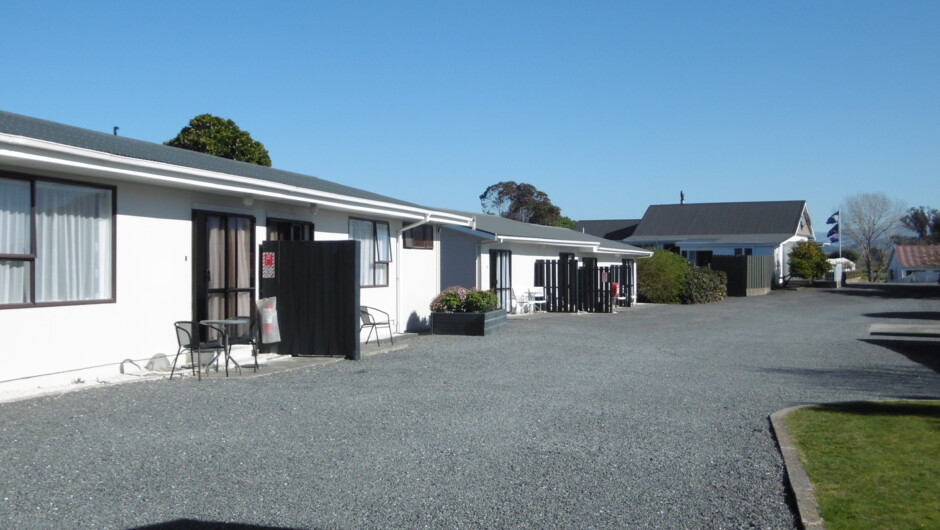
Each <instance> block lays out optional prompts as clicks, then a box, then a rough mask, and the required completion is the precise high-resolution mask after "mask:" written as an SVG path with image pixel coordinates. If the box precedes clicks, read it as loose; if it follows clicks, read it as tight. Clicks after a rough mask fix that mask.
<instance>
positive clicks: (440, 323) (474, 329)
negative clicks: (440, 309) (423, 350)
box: [431, 309, 506, 335]
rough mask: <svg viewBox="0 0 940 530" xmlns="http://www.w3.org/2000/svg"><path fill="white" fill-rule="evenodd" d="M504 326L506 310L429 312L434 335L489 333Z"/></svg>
mask: <svg viewBox="0 0 940 530" xmlns="http://www.w3.org/2000/svg"><path fill="white" fill-rule="evenodd" d="M505 328H506V311H505V310H503V309H497V310H496V311H490V312H489V313H431V333H432V334H434V335H489V334H491V333H495V332H497V331H499V330H502V329H505Z"/></svg>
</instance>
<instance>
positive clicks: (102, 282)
mask: <svg viewBox="0 0 940 530" xmlns="http://www.w3.org/2000/svg"><path fill="white" fill-rule="evenodd" d="M114 204H115V202H114V189H113V188H108V187H95V186H88V185H75V184H67V183H65V182H61V181H47V180H41V179H28V178H22V179H21V178H8V177H6V176H0V306H4V305H49V304H66V303H75V302H107V301H113V300H114V283H113V277H114V252H113V248H114V247H113V233H114V217H113V212H114Z"/></svg>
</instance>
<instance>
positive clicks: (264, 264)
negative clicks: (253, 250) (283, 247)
mask: <svg viewBox="0 0 940 530" xmlns="http://www.w3.org/2000/svg"><path fill="white" fill-rule="evenodd" d="M274 270H275V269H274V252H262V253H261V277H262V278H264V279H266V280H269V279H271V278H274Z"/></svg>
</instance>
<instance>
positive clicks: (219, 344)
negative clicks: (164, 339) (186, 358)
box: [170, 320, 225, 381]
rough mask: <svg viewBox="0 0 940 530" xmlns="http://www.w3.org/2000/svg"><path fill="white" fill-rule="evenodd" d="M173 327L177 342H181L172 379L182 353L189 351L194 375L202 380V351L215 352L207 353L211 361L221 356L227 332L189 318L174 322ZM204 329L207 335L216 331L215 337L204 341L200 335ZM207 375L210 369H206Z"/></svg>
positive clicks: (171, 374)
mask: <svg viewBox="0 0 940 530" xmlns="http://www.w3.org/2000/svg"><path fill="white" fill-rule="evenodd" d="M173 327H174V328H176V342H177V343H178V344H179V348H178V349H177V350H176V357H174V358H173V368H172V369H170V379H173V374H174V373H176V362H177V361H178V360H179V358H180V354H181V353H183V352H187V353H189V355H190V360H191V361H192V362H191V363H190V364H191V365H192V369H193V375H196V376H197V377H198V378H199V380H200V381H201V380H202V352H207V353H208V352H215V354H214V355H207V357H208V361H207V362H208V363H211V362H212V361H213V360H215V359H216V358H217V357H218V356H219V353H221V352H223V351H225V344H224V342H223V339H224V337H225V332H224V331H222V330H221V329H219V328H217V327H215V326H210V325H208V324H200V323H199V322H190V321H188V320H181V321H179V322H174V323H173ZM203 330H205V332H206V336H207V337H208V336H210V335H213V333H210V332H211V331H214V332H215V333H214V335H215V338H214V339H212V340H207V341H206V342H202V341H201V340H200V338H199V337H200V336H201V332H202V331H203ZM194 354H195V356H196V357H195V359H194V358H193V357H192V356H193V355H194ZM206 375H209V372H208V369H207V370H206Z"/></svg>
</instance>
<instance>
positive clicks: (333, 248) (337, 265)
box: [258, 241, 360, 360]
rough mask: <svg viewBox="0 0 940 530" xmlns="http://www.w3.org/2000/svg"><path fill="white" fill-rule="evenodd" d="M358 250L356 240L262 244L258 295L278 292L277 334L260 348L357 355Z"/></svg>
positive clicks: (350, 356) (306, 352)
mask: <svg viewBox="0 0 940 530" xmlns="http://www.w3.org/2000/svg"><path fill="white" fill-rule="evenodd" d="M359 252H360V250H359V242H358V241H322V242H314V241H265V242H264V243H262V244H261V260H259V261H260V264H261V270H260V273H259V275H258V277H259V278H260V283H261V298H268V297H271V296H276V297H277V316H278V319H277V320H278V328H279V330H280V335H281V342H279V343H276V344H269V345H264V349H263V351H269V352H273V353H280V354H282V355H292V356H299V355H342V356H345V357H346V358H347V359H352V360H358V359H359V358H360V352H359ZM272 275H273V277H271V276H272Z"/></svg>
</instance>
